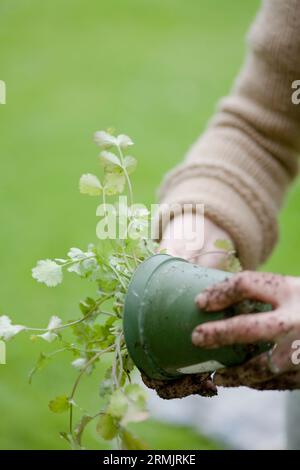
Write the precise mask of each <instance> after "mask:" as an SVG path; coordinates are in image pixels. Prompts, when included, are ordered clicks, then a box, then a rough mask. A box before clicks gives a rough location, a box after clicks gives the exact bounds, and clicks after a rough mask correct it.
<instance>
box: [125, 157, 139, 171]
mask: <svg viewBox="0 0 300 470" xmlns="http://www.w3.org/2000/svg"><path fill="white" fill-rule="evenodd" d="M136 166H137V160H136V158H134V157H131V156H129V155H127V156H126V157H125V158H124V167H125V168H126V171H127V173H128V174H129V175H130V174H131V173H133V172H134V170H135V169H136Z"/></svg>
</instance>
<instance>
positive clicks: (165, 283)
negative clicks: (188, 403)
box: [124, 254, 271, 380]
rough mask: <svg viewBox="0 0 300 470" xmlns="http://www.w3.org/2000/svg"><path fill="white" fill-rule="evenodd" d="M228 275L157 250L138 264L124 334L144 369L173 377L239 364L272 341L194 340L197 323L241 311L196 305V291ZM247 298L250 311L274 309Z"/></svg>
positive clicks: (156, 376) (154, 374)
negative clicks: (211, 345)
mask: <svg viewBox="0 0 300 470" xmlns="http://www.w3.org/2000/svg"><path fill="white" fill-rule="evenodd" d="M229 276H232V274H230V273H228V272H224V271H219V270H215V269H207V268H203V267H201V266H198V265H194V264H191V263H189V262H187V261H185V260H183V259H181V258H174V257H172V256H169V255H165V254H158V255H154V256H152V257H151V258H149V259H147V260H146V261H144V262H143V263H142V264H141V265H140V266H139V267H138V268H137V270H136V272H135V273H134V275H133V278H132V280H131V282H130V285H129V289H128V293H127V295H126V299H125V309H124V335H125V341H126V345H127V348H128V351H129V354H130V356H131V358H132V360H133V362H134V363H135V365H136V366H137V367H138V369H139V370H140V371H142V372H144V373H145V374H146V375H147V376H148V377H149V378H152V379H163V380H171V379H174V378H176V377H179V376H181V375H182V374H191V373H201V372H208V371H214V370H216V369H218V368H220V367H228V366H233V365H238V364H241V363H243V362H245V361H246V360H248V359H250V358H251V357H253V356H255V355H256V354H259V353H261V352H263V351H266V350H267V349H269V347H270V344H265V343H264V344H256V345H233V346H225V347H222V348H219V349H201V348H196V347H195V346H194V345H193V344H192V342H191V334H192V331H193V330H194V328H195V327H196V326H197V325H199V324H201V323H204V322H208V321H214V320H219V319H222V318H228V317H231V316H233V315H236V314H238V313H242V310H241V305H236V306H233V307H230V308H228V309H226V310H223V311H219V312H216V313H206V312H204V311H201V310H199V309H198V307H197V306H196V304H195V297H196V295H198V294H199V293H201V292H202V291H203V290H204V289H206V288H207V287H209V286H211V285H213V284H216V283H218V282H221V281H223V280H224V279H226V278H228V277H229ZM246 302H247V304H246V305H245V304H244V309H246V311H247V310H248V311H251V312H262V311H268V310H270V309H271V306H270V305H267V304H263V303H260V302H250V301H246ZM244 313H245V310H244Z"/></svg>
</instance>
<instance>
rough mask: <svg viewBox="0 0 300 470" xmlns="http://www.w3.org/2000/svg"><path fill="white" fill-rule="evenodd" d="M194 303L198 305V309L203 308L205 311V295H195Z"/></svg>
mask: <svg viewBox="0 0 300 470" xmlns="http://www.w3.org/2000/svg"><path fill="white" fill-rule="evenodd" d="M196 303H197V304H198V306H199V307H200V308H203V309H204V310H205V308H206V307H207V298H206V295H205V294H199V295H197V297H196Z"/></svg>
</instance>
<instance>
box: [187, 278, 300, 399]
mask: <svg viewBox="0 0 300 470" xmlns="http://www.w3.org/2000/svg"><path fill="white" fill-rule="evenodd" d="M244 299H254V300H259V301H262V302H267V303H270V304H272V306H273V310H272V311H271V312H267V313H255V314H243V315H239V316H236V317H234V318H230V319H226V320H220V321H219V320H218V321H213V322H209V323H206V324H202V325H199V326H198V327H196V328H195V330H194V332H193V335H192V340H193V343H194V344H195V345H196V346H198V347H201V348H209V349H213V348H218V347H221V346H225V345H232V344H243V343H244V344H245V343H248V344H249V343H257V342H260V341H267V342H269V341H270V342H272V343H274V344H275V346H274V348H273V349H272V351H269V352H267V353H264V354H262V355H260V356H258V357H256V358H253V359H251V360H250V361H249V362H247V363H246V364H244V365H241V366H238V367H233V368H228V369H222V370H219V371H218V372H217V373H216V374H215V376H214V383H215V384H216V385H220V386H225V387H233V386H239V385H245V386H248V387H252V388H257V389H260V390H285V389H289V390H293V389H298V388H300V279H299V278H294V277H288V276H280V275H275V274H269V273H255V272H250V271H245V272H243V273H240V274H238V275H236V276H234V277H232V278H230V279H228V280H226V281H224V282H222V283H220V284H217V285H215V286H213V287H211V288H209V289H207V290H206V291H204V292H203V293H201V294H200V295H199V296H198V297H197V299H196V302H197V304H198V306H199V307H200V308H201V309H203V310H206V311H207V312H210V311H218V310H222V309H224V308H226V307H229V306H230V305H232V304H235V303H237V302H240V301H242V300H244Z"/></svg>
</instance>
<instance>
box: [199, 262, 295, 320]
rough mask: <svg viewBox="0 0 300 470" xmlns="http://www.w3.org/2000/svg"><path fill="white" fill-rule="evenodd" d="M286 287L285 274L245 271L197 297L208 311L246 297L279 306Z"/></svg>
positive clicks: (200, 306)
mask: <svg viewBox="0 0 300 470" xmlns="http://www.w3.org/2000/svg"><path fill="white" fill-rule="evenodd" d="M286 289H287V280H286V278H285V277H284V276H280V275H275V274H272V273H256V272H252V271H244V272H242V273H239V274H237V275H235V276H233V277H231V278H228V279H227V280H225V281H224V282H221V283H218V284H215V285H213V286H211V287H209V288H208V289H206V290H205V291H203V292H202V293H201V294H199V295H198V296H197V297H196V303H197V305H198V307H199V308H201V309H203V310H207V311H214V310H222V309H223V308H226V307H229V306H230V305H232V304H234V303H237V302H240V301H242V300H244V299H256V300H260V301H262V302H268V303H271V304H272V305H273V306H277V305H278V304H279V301H280V299H281V298H282V294H283V293H284V291H285V290H286Z"/></svg>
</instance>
